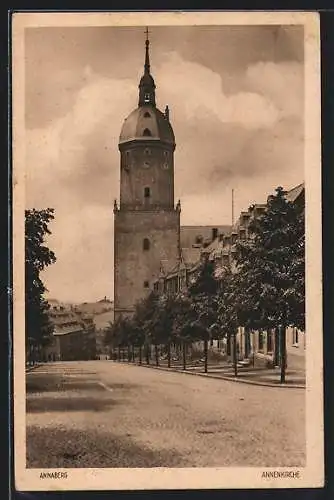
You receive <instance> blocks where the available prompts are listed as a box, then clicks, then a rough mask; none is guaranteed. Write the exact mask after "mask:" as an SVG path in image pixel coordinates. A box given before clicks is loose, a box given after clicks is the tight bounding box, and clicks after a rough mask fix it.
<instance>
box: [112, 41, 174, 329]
mask: <svg viewBox="0 0 334 500" xmlns="http://www.w3.org/2000/svg"><path fill="white" fill-rule="evenodd" d="M145 45H146V46H145V64H144V74H143V76H142V77H141V80H140V83H139V98H138V107H137V108H136V109H135V110H134V111H132V113H130V115H129V116H128V117H127V118H126V119H125V121H124V123H123V126H122V130H121V133H120V138H119V151H120V169H121V172H120V200H119V204H118V203H117V201H115V203H114V222H115V224H114V318H115V320H117V319H118V318H119V317H120V316H121V315H122V316H127V315H131V314H132V313H133V312H134V309H135V304H136V302H138V301H139V300H141V299H142V298H144V297H145V296H146V295H147V294H148V293H149V292H150V290H152V288H153V283H154V281H155V280H156V279H157V278H158V277H159V274H160V270H161V267H162V265H163V262H168V263H169V265H176V264H177V263H178V261H179V259H180V251H181V250H180V211H181V208H180V202H178V203H177V204H176V205H175V201H174V150H175V137H174V132H173V128H172V126H171V123H170V116H169V109H168V106H166V108H165V111H164V112H161V111H160V110H159V109H158V108H157V105H156V94H155V89H156V86H155V83H154V79H153V77H152V75H151V72H150V55H149V40H148V38H146V42H145Z"/></svg>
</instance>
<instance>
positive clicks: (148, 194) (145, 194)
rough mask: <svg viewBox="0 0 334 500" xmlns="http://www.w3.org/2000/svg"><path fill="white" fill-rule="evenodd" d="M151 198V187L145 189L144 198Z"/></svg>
mask: <svg viewBox="0 0 334 500" xmlns="http://www.w3.org/2000/svg"><path fill="white" fill-rule="evenodd" d="M150 196H151V190H150V188H149V187H146V188H144V198H149V197H150Z"/></svg>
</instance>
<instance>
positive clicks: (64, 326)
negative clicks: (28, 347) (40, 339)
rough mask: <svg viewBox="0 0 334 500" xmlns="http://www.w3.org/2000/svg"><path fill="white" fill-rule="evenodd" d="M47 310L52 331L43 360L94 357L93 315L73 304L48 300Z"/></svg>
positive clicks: (71, 359) (72, 359) (70, 359)
mask: <svg viewBox="0 0 334 500" xmlns="http://www.w3.org/2000/svg"><path fill="white" fill-rule="evenodd" d="M50 302H51V304H50V305H51V308H50V311H49V315H50V319H51V322H52V323H53V325H54V332H53V336H52V341H51V343H50V344H49V345H48V346H47V347H46V348H45V349H44V360H45V361H74V360H88V359H95V357H96V338H95V326H94V322H93V317H92V316H91V315H89V314H86V313H84V312H82V311H80V310H79V309H77V307H76V306H74V305H68V304H61V303H58V302H57V301H50Z"/></svg>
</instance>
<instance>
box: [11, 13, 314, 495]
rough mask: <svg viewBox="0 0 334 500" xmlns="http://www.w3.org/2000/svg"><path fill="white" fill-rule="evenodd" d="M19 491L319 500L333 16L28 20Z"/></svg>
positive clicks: (16, 50)
mask: <svg viewBox="0 0 334 500" xmlns="http://www.w3.org/2000/svg"><path fill="white" fill-rule="evenodd" d="M12 23H13V36H12V51H13V52H12V53H13V67H12V79H13V101H12V116H13V290H14V292H13V294H14V295H13V296H14V311H13V340H14V441H15V443H14V456H15V480H16V484H17V486H16V487H17V489H20V490H36V491H37V490H67V489H68V490H75V489H96V490H97V489H109V490H110V489H127V490H129V489H178V488H180V489H182V488H187V489H191V488H211V489H212V488H238V487H242V488H254V487H256V488H287V487H292V488H300V487H312V486H314V487H320V486H322V485H323V467H324V466H323V385H322V384H323V380H322V363H323V360H322V336H323V332H322V263H321V157H320V153H321V136H320V62H319V61H320V37H319V19H318V15H317V14H315V13H310V12H309V13H298V12H296V13H284V12H269V11H268V12H261V13H242V12H240V13H233V12H225V13H223V12H219V13H218V12H214V13H212V12H211V13H210V12H207V13H205V12H193V13H191V12H187V13H185V12H183V13H181V12H165V13H162V12H160V13H157V12H155V13H147V12H146V13H145V12H141V13H138V12H136V13H134V12H132V13H131V12H123V13H107V12H106V13H89V12H87V13H81V14H78V13H61V12H59V13H47V12H44V13H29V14H28V13H20V12H18V13H15V14H14V15H13V19H12Z"/></svg>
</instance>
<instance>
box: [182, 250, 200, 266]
mask: <svg viewBox="0 0 334 500" xmlns="http://www.w3.org/2000/svg"><path fill="white" fill-rule="evenodd" d="M200 257H201V248H182V249H181V258H182V261H183V262H184V264H185V266H186V267H187V268H188V267H191V266H193V265H194V264H196V263H197V262H198V261H199V259H200Z"/></svg>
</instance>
